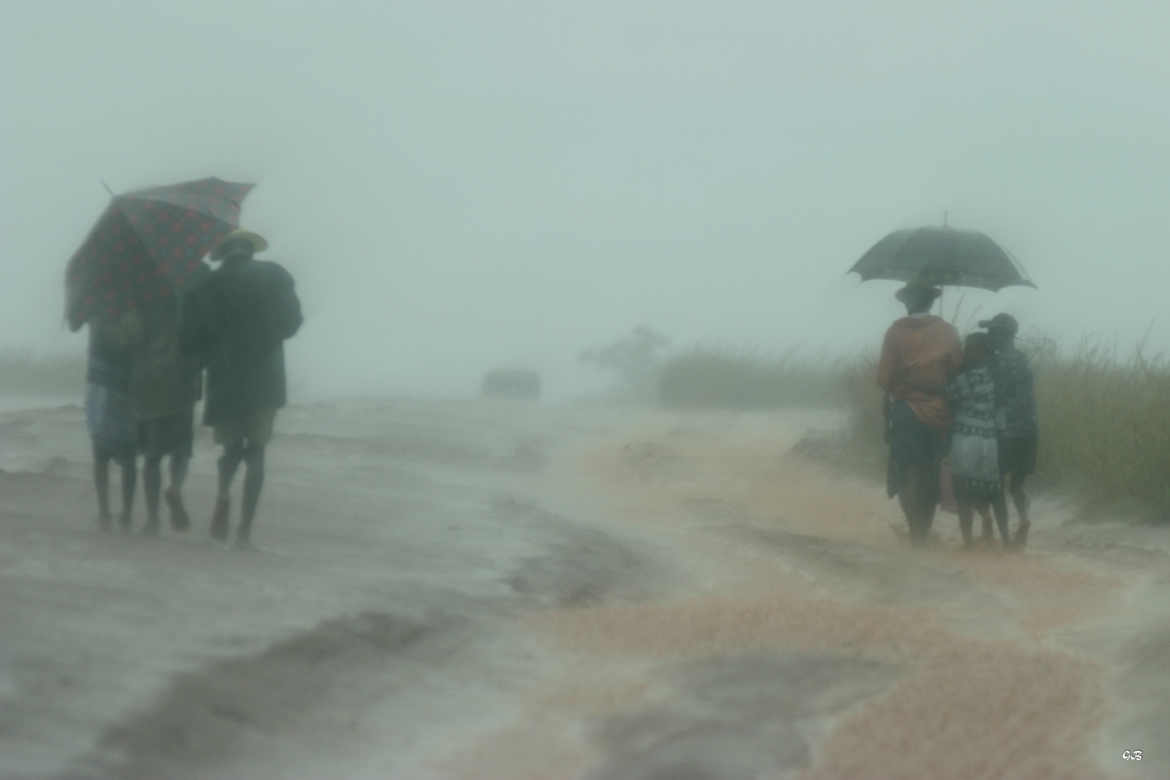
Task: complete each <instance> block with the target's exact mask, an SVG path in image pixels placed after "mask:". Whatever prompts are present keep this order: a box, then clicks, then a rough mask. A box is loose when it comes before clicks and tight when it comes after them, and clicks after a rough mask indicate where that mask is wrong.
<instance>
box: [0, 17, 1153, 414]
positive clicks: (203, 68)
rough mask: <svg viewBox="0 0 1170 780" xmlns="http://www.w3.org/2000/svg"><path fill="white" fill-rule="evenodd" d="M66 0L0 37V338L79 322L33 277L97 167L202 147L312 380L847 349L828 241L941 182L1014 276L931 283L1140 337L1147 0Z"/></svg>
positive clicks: (189, 157)
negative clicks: (664, 352)
mask: <svg viewBox="0 0 1170 780" xmlns="http://www.w3.org/2000/svg"><path fill="white" fill-rule="evenodd" d="M67 5H68V6H69V7H68V9H67V11H63V10H62V9H61V8H60V7H49V6H28V7H22V8H21V9H20V10H19V11H14V12H12V13H11V14H10V17H11V18H12V20H13V21H12V23H10V24H9V25H7V26H6V29H5V30H4V31H3V32H0V36H2V40H3V46H2V47H0V62H2V63H3V66H4V67H3V72H4V76H3V79H4V86H5V94H6V96H7V98H8V104H7V106H6V115H5V121H4V122H3V125H2V128H0V132H2V133H3V135H2V138H3V148H4V149H5V153H6V158H7V165H6V168H7V170H8V176H7V177H5V184H4V186H5V194H4V203H5V205H6V208H5V209H4V211H3V218H2V219H3V223H2V224H0V236H2V238H0V242H2V244H0V246H2V247H3V251H4V255H5V257H6V259H7V262H8V263H9V272H8V275H7V280H8V281H7V284H6V285H5V287H4V290H3V292H0V301H2V305H0V325H2V328H0V333H2V334H3V335H2V336H0V349H3V348H28V349H33V350H37V351H44V352H53V353H57V352H63V351H74V350H76V351H78V352H80V351H81V350H83V349H84V339H83V338H81V337H79V336H78V335H74V334H69V333H68V332H67V330H66V329H65V328H64V326H63V324H62V321H61V284H60V282H61V275H62V271H63V267H64V264H65V262H66V260H67V259H68V258H69V256H70V255H71V254H72V252H73V251H74V249H75V248H76V247H77V245H78V244H79V243H80V241H81V240H82V238H84V236H85V234H86V232H87V231H88V229H89V228H90V226H91V225H92V224H93V221H94V220H95V219H96V217H97V216H98V214H99V213H100V211H101V209H102V208H103V206H104V204H105V202H106V200H107V195H106V193H105V191H104V190H103V189H102V186H101V184H100V180H102V179H104V180H105V181H107V182H108V183H109V184H110V186H111V187H113V188H114V189H116V190H118V191H125V190H130V189H134V188H137V187H140V186H147V185H153V184H161V183H167V182H172V181H179V180H183V179H187V178H197V177H202V176H209V175H214V176H220V177H223V178H227V179H234V180H243V181H255V182H258V184H259V186H258V187H257V188H256V189H255V190H254V191H253V193H252V194H251V196H250V197H249V199H248V200H247V201H246V203H245V207H244V222H245V224H246V225H248V226H249V227H252V228H254V229H256V230H258V231H259V232H261V233H263V234H264V235H265V236H266V237H267V238H268V239H269V241H270V242H271V245H272V249H271V251H270V252H269V253H268V256H270V257H271V258H273V259H278V260H280V261H281V262H283V263H284V264H285V265H286V266H287V267H288V269H289V270H290V271H291V272H292V273H293V274H294V275H295V276H296V278H297V282H298V286H299V291H300V294H301V296H302V300H303V302H304V306H305V311H306V324H305V328H304V330H303V331H302V333H301V334H300V335H299V336H298V337H297V338H296V339H295V340H294V341H292V342H290V344H289V347H288V351H289V361H290V370H291V372H292V374H293V376H294V377H295V378H297V380H298V383H299V384H300V385H302V386H305V387H310V388H312V389H313V391H314V392H341V391H349V390H353V391H358V390H361V389H364V388H374V387H388V388H391V387H392V388H397V389H404V390H411V391H414V392H436V393H457V392H460V391H461V390H473V389H474V387H475V383H476V382H477V381H478V377H479V375H480V374H481V373H482V372H483V371H484V370H486V369H487V368H490V367H491V366H493V365H495V364H498V363H511V362H524V363H528V364H532V365H534V366H535V367H537V368H539V369H541V370H542V371H543V372H544V373H545V374H546V377H548V381H549V386H550V390H552V391H553V392H554V394H563V393H565V392H568V391H572V390H575V389H578V388H583V387H586V386H589V385H590V384H591V383H595V382H596V381H598V380H599V379H600V378H599V377H596V376H595V375H594V374H593V373H592V372H591V371H589V369H588V368H587V367H583V366H578V365H576V356H577V354H578V353H579V352H580V350H581V349H583V348H585V347H588V346H591V345H595V344H597V343H601V342H606V341H609V340H611V339H613V338H615V337H617V336H620V335H621V334H623V333H625V332H627V331H629V330H630V328H632V327H633V326H635V325H638V324H641V323H647V324H650V325H653V326H654V327H656V328H658V329H659V330H661V331H662V332H664V333H665V334H667V335H668V336H670V337H671V338H672V339H673V340H674V342H675V343H676V344H680V345H687V344H694V343H708V344H723V345H729V346H736V347H742V348H749V349H757V350H766V351H776V352H781V351H784V350H787V349H789V348H792V347H801V348H803V349H804V350H806V351H815V350H826V351H828V352H830V353H832V354H842V353H852V352H855V351H856V350H859V349H863V348H872V349H874V350H876V349H877V345H878V342H879V341H880V338H881V333H882V331H883V330H884V329H885V327H886V326H887V325H888V324H889V322H890V320H891V319H892V318H894V317H896V316H898V314H899V307H898V305H897V304H896V303H895V302H894V301H893V299H892V297H891V293H892V292H893V290H894V289H895V285H894V284H893V283H889V282H870V283H866V284H864V285H863V284H861V283H860V282H858V280H857V279H856V278H855V277H852V276H846V275H845V274H846V271H847V269H848V268H849V267H850V265H852V263H853V262H854V261H855V260H856V259H857V258H858V257H859V256H860V255H861V254H862V253H863V252H864V251H865V250H866V249H867V248H868V247H869V246H870V245H872V244H873V243H874V242H876V241H877V240H878V239H880V238H881V237H882V236H883V235H885V234H886V233H887V232H889V231H891V230H894V229H897V228H901V227H907V226H914V225H919V224H937V223H940V222H941V221H942V217H943V214H944V212H949V215H950V217H949V219H950V223H951V224H952V225H954V226H956V227H969V228H975V229H979V230H983V231H985V232H987V233H989V234H990V235H991V236H992V237H994V238H995V239H996V240H998V241H999V242H1001V243H1002V244H1003V246H1005V247H1006V248H1007V249H1008V250H1009V251H1011V252H1012V253H1013V254H1014V255H1015V256H1016V257H1018V258H1019V260H1020V261H1021V262H1022V263H1023V265H1024V266H1025V267H1026V268H1027V269H1028V270H1029V272H1030V273H1031V274H1032V277H1033V278H1034V280H1035V281H1036V283H1037V285H1038V286H1039V289H1038V290H1028V289H1014V290H1008V291H1005V292H1002V293H1000V294H998V295H992V294H990V293H982V292H975V291H954V292H950V291H948V293H947V298H948V306H950V305H951V304H952V303H953V301H954V299H955V298H957V297H959V296H960V295H965V296H966V299H967V306H968V307H971V306H978V307H980V309H981V310H982V311H983V312H984V313H987V314H990V313H994V312H995V311H999V310H1006V311H1010V312H1012V313H1014V314H1016V315H1017V316H1018V317H1019V318H1020V320H1021V323H1022V329H1023V332H1024V333H1025V334H1029V333H1031V334H1036V333H1043V334H1046V335H1049V336H1052V337H1056V338H1059V339H1061V340H1064V341H1066V342H1069V341H1076V340H1078V339H1080V338H1083V337H1085V336H1089V335H1091V336H1094V337H1098V338H1103V339H1107V340H1114V341H1117V342H1119V343H1121V344H1122V345H1123V346H1125V345H1126V344H1127V343H1133V342H1136V341H1137V340H1138V339H1140V338H1141V337H1142V335H1143V334H1144V333H1146V331H1147V330H1150V329H1151V328H1152V330H1150V334H1151V335H1150V346H1151V348H1152V349H1153V350H1155V351H1156V350H1162V349H1166V348H1167V347H1170V333H1168V332H1167V329H1166V327H1165V325H1166V323H1165V318H1164V317H1163V316H1161V307H1162V306H1164V303H1163V302H1162V301H1161V299H1160V297H1158V296H1156V292H1157V290H1159V289H1161V288H1162V287H1164V286H1165V284H1166V283H1167V282H1168V281H1170V271H1168V270H1167V267H1166V263H1165V262H1163V261H1162V258H1161V253H1162V252H1164V247H1165V245H1166V241H1165V238H1164V233H1165V231H1166V229H1167V228H1166V225H1167V220H1166V195H1165V191H1166V184H1165V183H1166V182H1167V181H1170V147H1168V146H1167V144H1166V143H1165V140H1164V139H1165V138H1166V137H1167V135H1168V133H1170V108H1167V105H1166V101H1164V100H1161V99H1159V98H1158V96H1159V95H1160V94H1161V93H1162V90H1163V86H1164V84H1165V83H1166V76H1167V75H1170V52H1168V51H1167V50H1166V48H1165V46H1164V44H1163V42H1162V41H1161V38H1162V35H1161V33H1160V31H1161V30H1162V29H1164V23H1165V22H1167V21H1170V10H1167V9H1166V8H1163V7H1161V6H1156V5H1153V4H1148V3H1145V4H1138V3H1119V4H1113V5H1110V6H1108V7H1105V6H1097V5H1091V4H1087V3H1081V4H1070V3H1061V4H1056V3H1034V4H1029V5H1028V7H1026V8H1025V7H1019V5H1018V4H1015V3H1008V2H1004V1H1003V0H996V1H995V2H989V3H983V4H981V5H980V6H979V7H978V8H966V9H956V8H946V7H944V6H945V5H946V4H938V3H926V2H893V3H884V4H882V5H881V7H880V9H878V8H875V9H872V10H871V9H870V8H868V7H864V4H860V3H837V4H831V3H830V4H820V5H817V6H815V7H811V8H810V7H805V6H803V5H801V6H797V5H795V4H774V3H765V2H731V3H723V4H719V6H715V5H714V4H707V3H694V2H683V3H664V2H658V3H643V4H638V5H636V6H634V5H631V4H626V3H617V2H614V1H613V0H603V1H602V2H599V3H592V4H589V5H587V6H564V7H562V6H560V5H554V4H547V3H537V2H514V3H508V4H490V5H489V4H474V3H461V4H446V5H439V4H432V3H422V2H398V3H392V4H381V3H374V2H351V3H345V4H340V5H338V6H337V7H334V6H332V5H330V4H325V3H311V2H299V3H295V2H276V0H271V1H270V2H256V1H255V0H240V1H239V2H233V3H227V2H223V1H222V0H215V1H213V2H201V3H190V2H181V3H174V2H173V3H147V2H122V3H117V4H105V3H96V2H95V3H80V2H75V3H70V4H67ZM63 14H65V15H66V16H67V17H68V20H69V23H68V24H62V16H63Z"/></svg>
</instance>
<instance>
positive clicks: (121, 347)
mask: <svg viewBox="0 0 1170 780" xmlns="http://www.w3.org/2000/svg"><path fill="white" fill-rule="evenodd" d="M83 290H84V284H83V280H82V279H81V278H80V274H79V273H76V272H75V273H71V274H69V275H67V277H66V293H65V294H66V312H65V316H66V320H67V321H68V324H69V329H70V330H71V331H73V332H74V333H76V332H77V331H79V330H81V328H82V326H83V325H85V324H86V323H87V322H88V324H89V347H88V352H87V360H86V368H85V422H86V427H87V429H88V431H89V436H90V441H91V442H92V450H93V481H94V488H95V490H96V492H97V501H98V526H99V527H100V528H101V530H103V531H109V530H111V529H112V527H113V515H112V513H111V511H110V463H111V462H114V463H117V464H118V465H119V466H120V467H121V471H122V506H121V512H120V513H119V514H118V524H119V526H120V527H121V529H122V531H123V532H129V531H130V528H131V525H132V513H133V506H134V492H135V487H136V484H137V479H138V463H137V442H136V438H137V432H136V429H135V418H134V406H133V402H132V400H131V397H130V376H131V372H132V370H133V366H134V352H133V343H134V341H135V339H136V338H137V336H138V334H137V319H136V317H135V315H134V313H133V312H132V311H128V312H126V313H125V314H123V315H122V316H120V317H115V316H113V315H111V314H107V313H95V314H91V315H87V314H86V313H85V309H84V303H83V301H84V294H83Z"/></svg>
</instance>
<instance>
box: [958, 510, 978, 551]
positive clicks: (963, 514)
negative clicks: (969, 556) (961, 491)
mask: <svg viewBox="0 0 1170 780" xmlns="http://www.w3.org/2000/svg"><path fill="white" fill-rule="evenodd" d="M974 520H975V518H974V517H973V516H972V513H971V505H970V504H969V503H967V502H966V501H960V502H959V531H960V532H961V533H962V534H963V546H964V547H971V545H972V544H973V540H972V538H971V526H972V524H973V522H974Z"/></svg>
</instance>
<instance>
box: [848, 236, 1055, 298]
mask: <svg viewBox="0 0 1170 780" xmlns="http://www.w3.org/2000/svg"><path fill="white" fill-rule="evenodd" d="M849 272H850V273H856V274H858V275H860V276H861V280H862V281H868V280H870V279H889V280H892V281H901V282H911V281H920V282H923V283H925V284H931V285H939V286H957V287H978V288H980V289H983V290H991V291H992V292H996V291H998V290H1001V289H1003V288H1004V287H1011V286H1013V285H1022V286H1025V287H1032V288H1035V287H1036V285H1035V284H1034V283H1033V282H1032V280H1031V279H1029V278H1028V276H1027V274H1026V273H1025V272H1024V269H1023V268H1022V267H1021V266H1020V264H1019V262H1017V261H1016V260H1015V259H1014V258H1013V257H1012V256H1011V255H1010V254H1008V252H1007V250H1005V249H1004V248H1003V247H1001V246H999V245H998V244H997V243H995V241H993V240H992V239H991V238H990V237H989V236H987V235H985V234H983V233H980V232H978V231H974V230H954V229H952V228H949V227H921V228H915V229H911V230H896V231H894V232H893V233H890V234H889V235H888V236H886V237H885V238H883V239H882V240H881V241H879V242H877V243H876V244H874V245H873V247H871V248H870V250H869V251H868V252H866V253H865V254H864V255H863V256H862V258H861V259H860V260H858V261H857V262H856V263H855V264H854V266H853V267H852V268H850V269H849Z"/></svg>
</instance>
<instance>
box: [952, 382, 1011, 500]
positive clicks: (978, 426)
mask: <svg viewBox="0 0 1170 780" xmlns="http://www.w3.org/2000/svg"><path fill="white" fill-rule="evenodd" d="M947 398H948V400H949V401H950V404H951V409H952V412H953V413H954V423H953V425H952V427H951V455H950V459H951V474H952V479H953V480H954V486H955V498H956V499H958V500H959V501H987V500H991V499H992V498H994V497H995V496H996V495H998V493H999V491H1000V475H999V452H998V451H999V447H998V443H997V436H996V433H997V431H996V408H995V382H994V381H993V380H992V377H991V372H990V371H989V370H988V369H987V368H986V367H983V366H979V367H976V368H971V369H968V370H966V371H964V372H963V373H961V374H959V375H958V376H957V377H955V378H954V379H953V380H952V381H951V383H950V385H949V386H948V387H947Z"/></svg>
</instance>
